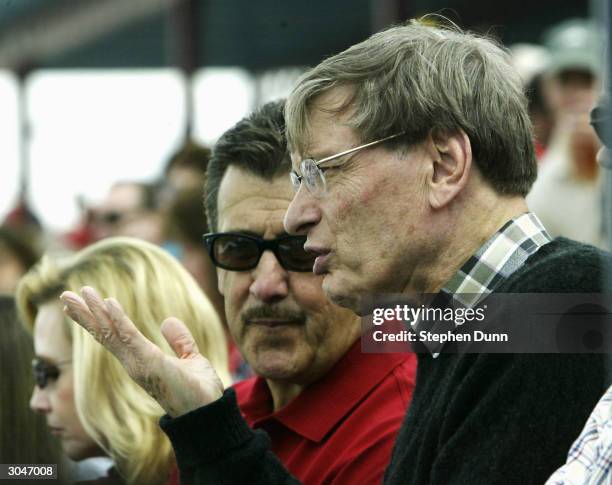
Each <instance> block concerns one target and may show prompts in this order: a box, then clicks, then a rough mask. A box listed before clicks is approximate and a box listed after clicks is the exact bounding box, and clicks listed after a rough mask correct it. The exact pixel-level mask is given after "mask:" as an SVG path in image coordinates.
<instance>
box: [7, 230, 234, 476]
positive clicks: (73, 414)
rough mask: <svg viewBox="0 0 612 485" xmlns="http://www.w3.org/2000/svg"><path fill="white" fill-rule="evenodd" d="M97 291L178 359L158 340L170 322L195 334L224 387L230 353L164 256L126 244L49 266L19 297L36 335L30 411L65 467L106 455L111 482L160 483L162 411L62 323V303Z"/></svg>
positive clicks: (167, 464)
mask: <svg viewBox="0 0 612 485" xmlns="http://www.w3.org/2000/svg"><path fill="white" fill-rule="evenodd" d="M87 285H89V286H93V287H95V288H96V289H97V291H98V292H99V293H100V295H101V296H102V297H109V296H112V297H114V298H116V300H117V301H118V302H119V303H120V305H121V306H122V307H123V308H124V310H125V311H126V313H127V314H128V315H130V317H131V318H132V320H133V322H134V324H135V325H136V326H137V327H138V330H140V332H141V333H142V334H143V335H145V336H146V337H147V338H148V339H150V340H151V341H153V342H155V343H156V344H157V345H158V346H159V347H160V348H161V349H162V350H163V351H164V352H165V353H167V354H170V355H174V353H173V351H172V350H171V349H170V347H169V345H168V344H167V343H166V340H165V339H164V338H163V336H162V334H161V332H160V324H161V323H162V321H163V320H164V319H165V318H167V317H168V316H173V317H177V318H179V319H181V320H182V321H183V322H185V323H186V325H187V326H188V328H189V330H190V331H191V332H192V333H193V335H194V338H195V340H196V343H197V345H198V347H199V349H200V351H201V352H202V353H203V354H204V355H206V357H207V358H208V359H209V360H210V362H211V363H212V364H213V366H214V367H215V369H216V371H217V372H218V373H219V375H220V377H221V379H222V380H223V381H224V384H225V385H229V383H230V378H229V373H228V369H227V347H226V342H225V339H224V334H223V330H222V327H221V324H220V321H219V318H218V316H217V314H216V313H215V311H214V309H213V307H212V305H211V303H210V302H209V301H208V299H207V298H206V297H205V296H204V294H203V293H202V291H201V290H200V288H199V287H198V285H197V283H196V282H195V281H194V280H193V278H192V277H191V276H190V275H189V274H188V273H187V271H186V270H185V269H184V268H183V267H182V266H181V265H180V264H179V263H178V262H177V261H176V260H175V259H174V258H173V257H172V256H170V255H169V254H167V253H166V252H165V251H163V250H162V249H160V248H158V247H156V246H154V245H152V244H149V243H146V242H143V241H140V240H136V239H130V238H112V239H106V240H103V241H101V242H99V243H97V244H94V245H93V246H90V247H88V248H86V249H84V250H82V251H81V252H79V253H78V254H77V255H76V256H74V257H73V258H72V259H71V260H69V261H67V262H64V263H62V264H54V263H53V262H52V261H51V260H50V259H49V258H43V260H42V262H41V263H40V264H39V265H38V266H36V267H34V268H33V269H32V270H31V271H30V272H29V273H27V274H26V275H25V276H24V277H23V278H22V280H21V282H20V284H19V286H18V288H17V303H18V310H19V313H20V317H21V320H22V321H23V322H24V324H25V325H26V328H27V329H28V330H30V331H31V332H32V333H33V336H34V349H35V353H36V359H35V362H34V373H35V377H36V381H37V384H36V386H35V388H34V392H33V394H32V398H31V401H30V406H31V407H32V409H33V410H34V411H36V412H38V413H41V414H44V415H45V416H46V418H47V424H48V425H49V427H50V430H51V432H52V433H53V434H55V435H57V436H58V438H59V439H60V441H61V443H62V448H63V450H64V452H65V453H66V454H67V455H68V457H69V458H71V459H73V460H77V461H78V460H82V459H85V458H89V457H93V456H108V457H110V458H111V459H112V461H113V463H114V467H113V468H112V469H111V472H110V473H109V476H108V483H127V484H130V485H132V484H147V485H149V484H150V485H154V484H164V483H167V482H168V480H169V477H170V475H171V472H172V471H173V469H174V464H175V462H174V455H173V452H172V447H171V446H170V443H169V441H168V439H167V438H166V436H165V435H164V433H163V432H162V431H161V429H160V428H159V426H158V420H159V417H160V416H161V415H163V414H164V411H163V410H162V409H161V408H160V407H159V405H158V404H157V403H156V402H155V400H154V399H153V398H151V397H150V396H149V395H148V394H146V393H145V392H144V391H143V390H142V389H141V388H140V387H139V386H138V385H137V384H136V383H135V382H134V381H132V379H130V377H129V376H128V374H127V373H126V372H125V370H124V369H123V367H122V366H121V364H120V363H119V361H117V360H116V359H115V357H113V356H112V354H110V353H109V352H108V351H107V350H105V349H104V348H103V347H102V346H101V345H100V344H98V343H97V342H96V341H95V340H94V339H93V337H92V336H90V335H89V334H88V333H87V332H86V331H84V330H83V329H82V328H81V327H80V326H79V325H76V324H74V322H73V321H72V320H70V319H68V317H66V316H65V315H64V313H63V312H62V306H63V305H62V303H61V302H60V300H59V299H58V297H59V295H60V294H61V293H62V292H63V291H65V290H70V291H75V292H77V291H78V290H79V289H80V288H82V287H83V286H87Z"/></svg>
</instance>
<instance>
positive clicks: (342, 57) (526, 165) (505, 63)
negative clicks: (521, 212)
mask: <svg viewBox="0 0 612 485" xmlns="http://www.w3.org/2000/svg"><path fill="white" fill-rule="evenodd" d="M337 87H347V88H349V91H350V93H351V94H350V95H349V96H348V97H347V99H346V100H345V102H343V103H341V105H340V106H336V107H331V108H330V112H332V113H336V114H338V113H344V112H350V113H351V119H350V121H349V126H350V127H351V128H352V129H353V130H354V131H355V133H356V134H357V136H358V137H359V138H360V141H361V142H362V143H366V142H370V141H374V140H376V139H380V138H383V137H385V136H389V135H393V134H396V133H402V132H405V133H406V135H405V136H404V137H402V138H401V141H400V142H399V144H400V146H404V147H409V146H410V145H413V144H416V143H419V142H422V141H424V140H425V139H426V138H427V136H428V135H429V134H430V133H431V132H432V131H438V132H442V133H457V132H458V131H459V130H462V131H464V132H465V133H466V134H467V136H468V137H469V139H470V143H471V145H472V153H473V156H474V160H475V163H476V166H477V167H478V168H479V170H480V172H481V173H482V175H483V177H484V178H485V180H487V181H488V182H489V183H490V184H491V185H492V186H493V188H494V189H495V190H497V191H498V192H499V193H502V194H521V195H526V194H527V193H528V192H529V189H530V188H531V185H532V184H533V182H534V180H535V178H536V175H537V163H536V159H535V153H534V148H533V140H532V128H531V122H530V120H529V116H528V112H527V102H526V99H525V95H524V93H523V90H522V87H521V81H520V78H519V76H518V74H517V73H516V72H515V71H514V70H513V68H512V67H511V65H510V63H509V56H508V54H507V53H506V51H505V50H504V49H503V48H501V47H500V46H499V45H497V44H496V43H495V42H493V41H491V40H489V39H485V38H482V37H478V36H476V35H474V34H470V33H465V32H462V31H461V30H460V29H459V28H458V27H456V26H449V27H447V26H444V27H432V26H428V25H425V24H424V23H420V22H419V21H414V20H413V21H410V22H409V23H408V24H406V25H401V26H396V27H392V28H389V29H388V30H384V31H382V32H379V33H377V34H374V35H373V36H371V37H370V38H369V39H367V40H365V41H364V42H361V43H359V44H357V45H354V46H352V47H350V48H349V49H347V50H345V51H344V52H341V53H340V54H337V55H335V56H333V57H330V58H328V59H326V60H324V61H323V62H321V63H320V64H319V65H318V66H316V67H315V68H313V69H312V70H310V71H309V72H307V73H306V74H304V75H303V76H302V77H301V78H300V80H299V81H298V83H297V86H296V87H295V89H294V90H293V92H292V93H291V96H290V97H289V98H288V100H287V105H286V109H285V118H286V121H287V139H288V141H289V145H290V147H291V150H292V151H293V150H296V151H298V152H299V153H301V154H304V152H305V150H306V148H307V146H308V143H309V139H310V126H309V114H310V113H309V110H310V108H311V105H312V103H313V101H314V100H315V98H316V97H318V96H319V95H321V94H323V93H325V92H327V91H329V90H331V89H334V88H337ZM349 110H350V111H349ZM326 111H327V110H326ZM394 145H397V143H394ZM347 148H350V147H347Z"/></svg>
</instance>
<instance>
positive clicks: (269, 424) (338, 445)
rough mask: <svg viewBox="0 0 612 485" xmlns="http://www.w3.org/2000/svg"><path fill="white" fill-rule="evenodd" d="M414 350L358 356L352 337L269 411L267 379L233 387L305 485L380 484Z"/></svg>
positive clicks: (407, 391)
mask: <svg viewBox="0 0 612 485" xmlns="http://www.w3.org/2000/svg"><path fill="white" fill-rule="evenodd" d="M415 377H416V357H415V355H414V354H364V353H361V346H360V342H359V341H357V342H356V343H355V344H354V345H353V346H352V347H351V349H350V350H349V351H348V352H347V353H346V355H345V356H344V357H342V359H341V360H340V361H338V363H337V364H336V365H335V366H334V367H333V368H332V370H331V371H330V372H329V373H328V374H327V375H325V376H324V377H323V378H322V379H321V380H319V381H317V382H315V383H313V384H312V385H310V386H309V387H307V388H306V389H305V390H304V391H303V392H302V393H301V394H300V395H299V396H298V397H296V398H295V399H294V400H292V401H291V402H290V403H289V404H287V405H286V406H285V407H284V408H282V409H280V410H279V411H277V412H272V397H271V395H270V391H269V390H268V386H267V384H266V381H265V380H264V379H263V378H261V377H251V378H250V379H247V380H245V381H242V382H239V383H237V384H236V385H235V386H234V388H235V389H236V395H237V398H238V405H239V406H240V409H241V411H242V413H243V415H244V417H245V419H246V421H247V422H248V424H249V426H251V427H252V428H255V429H257V428H261V429H263V430H265V431H266V432H267V433H268V435H269V436H270V439H271V442H272V451H273V452H274V453H275V454H276V455H277V456H278V457H279V458H280V460H281V461H282V462H283V464H284V465H285V466H286V467H287V468H288V469H289V471H290V472H291V473H292V474H293V475H294V476H296V477H297V478H299V479H300V481H301V482H302V483H305V484H313V485H314V484H317V485H318V484H329V483H335V484H356V483H368V484H369V483H381V482H382V477H383V473H384V470H385V468H386V466H387V464H388V463H389V460H390V459H391V451H392V449H393V443H394V442H395V437H396V435H397V432H398V430H399V427H400V425H401V423H402V420H403V418H404V415H405V414H406V408H407V407H408V403H409V402H410V399H411V397H412V390H413V388H414V384H415Z"/></svg>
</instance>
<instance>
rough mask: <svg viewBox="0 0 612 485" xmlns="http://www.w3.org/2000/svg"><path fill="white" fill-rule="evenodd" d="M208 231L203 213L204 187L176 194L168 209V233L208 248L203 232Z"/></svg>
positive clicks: (203, 248)
mask: <svg viewBox="0 0 612 485" xmlns="http://www.w3.org/2000/svg"><path fill="white" fill-rule="evenodd" d="M206 232H208V223H207V221H206V218H205V217H204V216H203V214H202V189H201V188H200V189H197V188H194V189H185V190H182V191H180V192H179V193H178V194H176V196H175V198H174V200H173V201H172V203H171V204H170V207H168V209H167V217H166V234H167V235H168V236H169V237H170V238H174V237H177V238H179V239H183V240H186V241H188V242H189V243H191V244H193V245H195V246H198V247H201V248H202V250H203V251H204V252H206V249H205V247H204V245H203V244H202V234H204V233H206Z"/></svg>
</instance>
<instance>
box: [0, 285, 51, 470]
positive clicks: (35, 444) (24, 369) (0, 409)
mask: <svg viewBox="0 0 612 485" xmlns="http://www.w3.org/2000/svg"><path fill="white" fill-rule="evenodd" d="M33 356H34V351H33V348H32V338H31V337H30V336H29V335H28V334H27V333H26V331H25V329H24V328H23V327H22V326H21V324H20V323H19V322H18V320H17V315H16V308H15V300H14V299H13V298H12V297H9V296H2V295H0V463H32V464H48V463H58V460H59V458H60V451H59V446H58V444H57V443H56V442H55V441H54V440H53V438H52V437H51V436H50V434H49V432H48V430H47V425H46V422H45V418H44V417H43V416H38V415H36V414H34V413H33V412H32V411H31V410H30V409H29V407H28V402H29V399H30V394H31V393H32V389H33V387H34V380H33V378H32V374H31V371H30V362H31V360H32V358H33Z"/></svg>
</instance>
